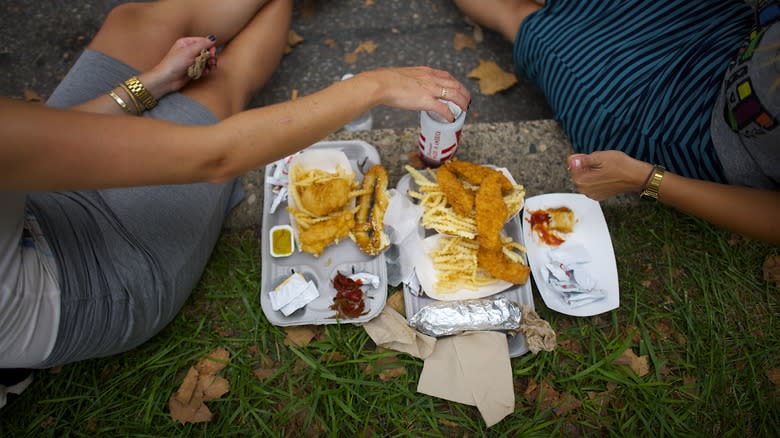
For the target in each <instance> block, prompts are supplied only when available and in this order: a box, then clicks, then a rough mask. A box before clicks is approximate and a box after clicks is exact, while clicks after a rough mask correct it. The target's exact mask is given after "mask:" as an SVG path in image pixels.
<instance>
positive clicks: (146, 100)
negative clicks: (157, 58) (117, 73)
mask: <svg viewBox="0 0 780 438" xmlns="http://www.w3.org/2000/svg"><path fill="white" fill-rule="evenodd" d="M125 85H127V89H128V90H130V93H132V94H133V96H135V97H136V98H137V99H138V100H139V101H141V103H142V104H143V105H144V108H146V109H147V110H150V109H152V108H154V107H156V106H157V99H155V98H154V96H152V94H151V93H149V90H147V89H146V87H144V84H142V83H141V81H139V80H138V78H137V77H135V76H132V77H130V79H128V80H126V81H125Z"/></svg>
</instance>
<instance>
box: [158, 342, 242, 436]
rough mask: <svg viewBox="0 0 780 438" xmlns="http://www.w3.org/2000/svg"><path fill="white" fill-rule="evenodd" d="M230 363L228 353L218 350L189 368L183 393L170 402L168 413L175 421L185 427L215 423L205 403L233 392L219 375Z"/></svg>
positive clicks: (179, 392)
mask: <svg viewBox="0 0 780 438" xmlns="http://www.w3.org/2000/svg"><path fill="white" fill-rule="evenodd" d="M229 359H230V354H229V353H228V352H227V350H225V349H223V348H217V349H216V350H214V351H212V352H211V353H209V354H208V355H206V357H204V358H203V359H201V360H199V361H198V363H197V364H195V365H194V366H191V367H190V368H189V370H188V371H187V375H186V376H185V377H184V380H183V381H182V383H181V385H180V386H179V389H177V390H176V391H174V393H173V394H171V397H170V398H169V399H168V410H169V411H170V413H171V418H173V420H174V421H178V422H179V423H182V424H186V423H201V422H205V421H211V417H212V414H211V411H209V408H208V407H207V406H206V405H205V404H204V402H206V401H209V400H215V399H217V398H220V397H222V396H223V395H225V394H226V393H227V392H228V391H229V390H230V383H229V382H228V381H227V379H225V378H224V377H219V376H217V375H216V373H218V372H219V371H221V370H222V369H223V368H225V366H226V365H227V362H228V360H229Z"/></svg>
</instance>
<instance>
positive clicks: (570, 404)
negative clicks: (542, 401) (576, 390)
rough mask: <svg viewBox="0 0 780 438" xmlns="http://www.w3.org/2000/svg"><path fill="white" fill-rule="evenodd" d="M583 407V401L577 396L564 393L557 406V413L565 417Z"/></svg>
mask: <svg viewBox="0 0 780 438" xmlns="http://www.w3.org/2000/svg"><path fill="white" fill-rule="evenodd" d="M581 407H582V402H581V401H580V400H579V399H578V398H577V397H575V396H573V395H571V394H569V393H566V394H563V395H562V396H561V398H560V400H559V401H558V404H557V406H556V407H555V415H557V416H559V417H565V416H567V415H569V414H570V413H572V412H574V411H576V410H577V409H579V408H581Z"/></svg>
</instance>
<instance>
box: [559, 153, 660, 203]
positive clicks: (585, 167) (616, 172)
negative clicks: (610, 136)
mask: <svg viewBox="0 0 780 438" xmlns="http://www.w3.org/2000/svg"><path fill="white" fill-rule="evenodd" d="M567 161H568V165H569V173H570V175H571V178H572V180H573V181H574V184H575V186H576V187H577V191H578V192H580V193H582V194H583V195H585V196H587V197H589V198H591V199H594V200H596V201H603V200H604V199H607V198H610V197H612V196H616V195H619V194H622V193H626V192H635V193H638V192H639V191H641V190H642V187H643V186H644V184H645V181H646V180H647V176H648V175H649V174H650V172H651V171H652V170H653V166H652V165H651V164H649V163H645V162H644V161H639V160H637V159H634V158H631V157H630V156H628V155H626V154H625V153H623V152H621V151H597V152H593V153H590V154H574V155H571V156H569V158H568V160H567Z"/></svg>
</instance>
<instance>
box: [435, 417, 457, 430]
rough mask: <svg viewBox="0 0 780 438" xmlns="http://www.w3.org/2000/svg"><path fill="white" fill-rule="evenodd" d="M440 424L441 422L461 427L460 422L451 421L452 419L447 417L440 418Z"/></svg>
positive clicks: (449, 425)
mask: <svg viewBox="0 0 780 438" xmlns="http://www.w3.org/2000/svg"><path fill="white" fill-rule="evenodd" d="M439 424H441V425H442V426H447V427H455V428H457V427H460V425H459V424H458V423H456V422H454V421H450V420H448V419H446V418H439Z"/></svg>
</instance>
